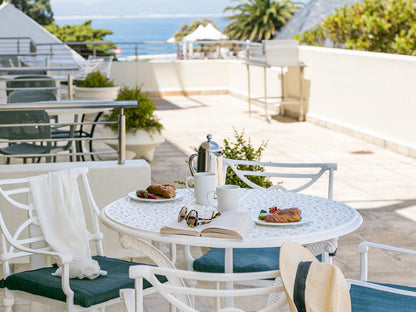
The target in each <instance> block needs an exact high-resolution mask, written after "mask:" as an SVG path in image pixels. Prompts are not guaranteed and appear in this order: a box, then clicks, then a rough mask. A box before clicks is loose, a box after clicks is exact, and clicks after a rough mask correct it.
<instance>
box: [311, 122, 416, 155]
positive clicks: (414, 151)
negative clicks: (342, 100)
mask: <svg viewBox="0 0 416 312" xmlns="http://www.w3.org/2000/svg"><path fill="white" fill-rule="evenodd" d="M306 121H308V122H310V123H313V124H316V125H318V126H321V127H324V128H328V129H331V130H335V131H337V132H340V133H343V134H346V135H349V136H352V137H354V138H357V139H361V140H363V141H366V142H369V143H372V144H374V145H377V146H379V147H382V148H385V149H388V150H390V151H393V152H395V153H398V154H401V155H404V156H408V157H412V158H416V148H412V147H411V146H407V145H403V144H400V143H397V142H393V141H390V140H388V139H384V138H381V137H377V136H374V135H371V134H369V133H365V132H363V131H359V130H355V129H351V128H349V127H346V126H341V125H338V124H335V123H333V122H330V121H327V120H323V119H320V118H318V117H314V116H310V115H306Z"/></svg>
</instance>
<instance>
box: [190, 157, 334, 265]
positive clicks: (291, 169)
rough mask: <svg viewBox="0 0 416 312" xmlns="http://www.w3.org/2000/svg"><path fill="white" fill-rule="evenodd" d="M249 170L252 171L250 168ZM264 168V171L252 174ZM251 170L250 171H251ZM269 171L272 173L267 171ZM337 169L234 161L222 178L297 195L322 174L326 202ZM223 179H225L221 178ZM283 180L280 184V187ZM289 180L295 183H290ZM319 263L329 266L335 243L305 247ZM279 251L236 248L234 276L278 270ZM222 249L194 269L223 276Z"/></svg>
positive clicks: (229, 161) (203, 258) (320, 165)
mask: <svg viewBox="0 0 416 312" xmlns="http://www.w3.org/2000/svg"><path fill="white" fill-rule="evenodd" d="M250 167H251V168H250ZM253 167H254V168H259V167H260V168H263V169H264V171H259V170H257V171H251V170H253ZM250 169H251V170H250ZM270 169H272V170H270ZM336 169H337V165H336V164H333V163H316V164H287V163H286V164H285V163H272V162H258V161H247V160H236V159H228V158H225V159H224V174H227V175H229V174H234V175H235V176H237V177H238V178H239V179H241V181H243V182H244V183H245V184H246V185H247V186H248V187H250V188H262V187H261V186H259V185H257V184H255V183H254V182H252V181H251V180H250V179H249V177H250V176H254V177H259V176H261V177H268V178H271V179H274V180H272V182H273V185H272V186H271V187H270V188H269V189H278V190H282V191H291V192H300V191H303V190H305V189H307V188H308V187H310V186H311V185H313V184H314V183H316V182H317V181H318V180H319V179H320V178H321V177H323V175H324V173H326V172H328V183H327V184H328V186H327V188H328V191H327V194H328V198H329V199H332V191H333V173H334V170H336ZM224 176H225V175H224ZM282 179H283V181H284V182H283V183H282ZM290 180H294V181H295V182H293V181H290ZM307 247H308V248H309V249H310V250H311V251H312V253H313V254H315V255H317V256H318V257H319V259H322V258H321V256H320V255H321V254H323V259H322V260H323V261H325V262H330V259H329V253H334V252H335V250H336V247H337V242H336V240H330V241H325V242H320V243H316V244H310V245H308V246H307ZM185 252H186V257H188V259H191V261H192V260H193V259H192V256H191V255H190V253H189V247H186V248H185ZM279 253H280V248H241V249H239V248H236V249H233V272H257V271H268V270H278V269H279V266H278V262H279V261H276V259H279ZM224 254H225V251H224V249H223V248H211V249H210V250H209V251H208V252H207V253H206V254H204V255H203V256H201V257H199V258H198V259H195V260H194V261H193V264H192V265H193V269H194V270H195V271H199V272H224V271H225V268H224V266H225V264H224Z"/></svg>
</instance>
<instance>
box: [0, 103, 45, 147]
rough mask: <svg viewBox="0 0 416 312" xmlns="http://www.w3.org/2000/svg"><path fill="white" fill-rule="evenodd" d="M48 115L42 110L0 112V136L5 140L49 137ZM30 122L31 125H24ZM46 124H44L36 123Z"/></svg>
mask: <svg viewBox="0 0 416 312" xmlns="http://www.w3.org/2000/svg"><path fill="white" fill-rule="evenodd" d="M49 122H50V121H49V115H48V113H46V112H45V111H43V110H37V111H35V110H34V111H30V110H27V111H3V112H0V125H16V126H4V127H0V138H2V139H7V140H42V139H50V138H51V127H50V125H49ZM24 124H31V125H24ZM36 124H46V125H39V126H38V125H36Z"/></svg>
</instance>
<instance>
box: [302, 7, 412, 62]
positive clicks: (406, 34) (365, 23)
mask: <svg viewBox="0 0 416 312" xmlns="http://www.w3.org/2000/svg"><path fill="white" fill-rule="evenodd" d="M415 24H416V3H415V1H413V0H364V1H363V2H362V3H356V4H354V5H352V6H344V7H342V8H341V9H337V10H336V11H335V13H334V14H332V15H330V16H328V17H327V18H325V19H324V20H323V22H322V24H321V25H319V26H318V27H319V28H320V30H317V29H314V30H312V31H309V32H306V33H303V34H302V35H301V42H303V43H307V44H313V45H320V41H321V40H322V37H319V36H315V37H314V35H313V33H314V32H318V33H319V34H320V35H322V36H323V37H325V38H328V39H330V40H331V41H332V42H333V44H334V47H345V48H347V49H354V50H365V51H373V52H385V53H400V54H408V55H416V39H415V38H416V37H415V34H416V26H415Z"/></svg>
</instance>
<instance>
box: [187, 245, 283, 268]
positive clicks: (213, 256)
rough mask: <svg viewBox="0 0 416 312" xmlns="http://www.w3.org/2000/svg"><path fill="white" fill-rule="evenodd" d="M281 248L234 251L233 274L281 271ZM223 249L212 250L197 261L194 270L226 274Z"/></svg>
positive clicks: (239, 249)
mask: <svg viewBox="0 0 416 312" xmlns="http://www.w3.org/2000/svg"><path fill="white" fill-rule="evenodd" d="M279 252H280V248H277V247H276V248H235V249H233V272H234V273H244V272H259V271H270V270H278V269H279ZM224 254H225V251H224V249H223V248H211V249H210V250H209V251H208V252H207V253H206V254H205V255H203V256H202V257H199V258H198V259H195V261H194V264H193V268H194V271H198V272H210V273H224Z"/></svg>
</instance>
